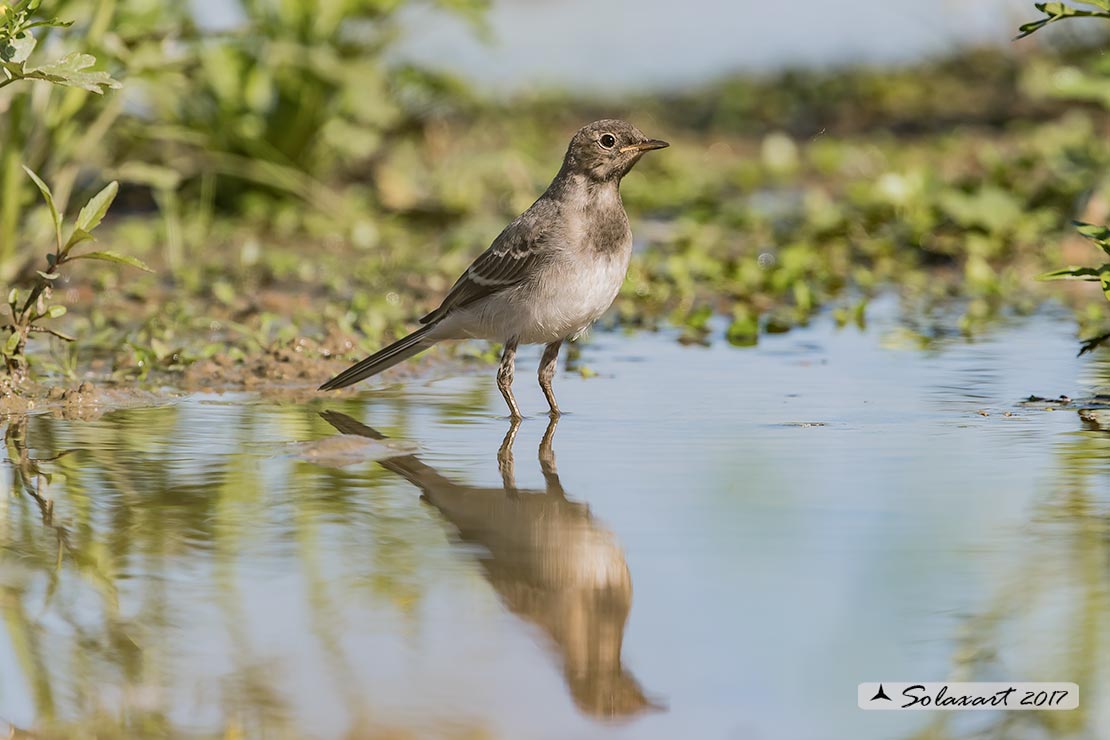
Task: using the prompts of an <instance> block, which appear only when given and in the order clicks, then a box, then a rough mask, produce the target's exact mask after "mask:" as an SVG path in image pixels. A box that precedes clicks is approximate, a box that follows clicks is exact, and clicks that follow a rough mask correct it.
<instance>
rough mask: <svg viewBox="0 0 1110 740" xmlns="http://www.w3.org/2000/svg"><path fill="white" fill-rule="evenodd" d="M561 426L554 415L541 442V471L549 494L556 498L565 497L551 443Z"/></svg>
mask: <svg viewBox="0 0 1110 740" xmlns="http://www.w3.org/2000/svg"><path fill="white" fill-rule="evenodd" d="M558 425H559V417H558V416H555V415H554V414H553V415H552V416H551V421H549V422H547V431H545V432H544V433H543V439H541V440H540V469H541V470H542V471H543V479H544V480H545V481H547V492H548V493H550V494H554V495H556V496H565V495H566V494H565V493H564V491H563V484H562V483H560V482H559V471H558V470H556V469H555V450H554V449H552V447H551V443H552V441H554V439H555V427H556V426H558Z"/></svg>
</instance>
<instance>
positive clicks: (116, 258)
mask: <svg viewBox="0 0 1110 740" xmlns="http://www.w3.org/2000/svg"><path fill="white" fill-rule="evenodd" d="M23 169H24V170H26V172H27V174H28V176H30V178H31V179H32V180H33V181H34V183H35V185H36V186H37V187H38V189H39V191H40V192H41V193H42V197H43V200H45V201H46V206H47V208H49V209H50V217H51V221H52V223H53V226H54V239H55V249H54V251H53V252H51V253H49V254H47V255H46V270H45V271H44V270H39V271H38V280H37V281H36V283H35V285H34V287H32V288H31V289H30V291H28V293H27V295H26V297H24V296H22V295H21V294H20V291H19V289H18V288H12V291H11V293H9V294H8V310H9V311H10V313H11V323H10V324H7V325H6V326H4V327H3V329H4V331H7V332H8V338H7V340H6V341H5V342H4V345H3V348H2V349H0V354H2V355H3V357H4V366H5V367H6V368H7V370H8V374H9V375H10V376H11V378H12V380H13V381H15V382H17V383H18V382H21V381H23V380H24V379H25V378H26V376H27V356H26V348H27V340H28V338H29V337H30V336H31V334H34V333H45V334H50V335H52V336H55V337H58V338H59V339H62V340H64V341H67V342H72V341H74V339H73V337H70V336H68V335H66V334H63V333H62V332H60V331H58V330H56V329H52V328H50V327H46V326H42V325H41V323H40V322H42V321H43V320H44V319H57V318H60V317H62V316H64V315H65V313H66V307H65V306H62V305H50V298H51V294H52V293H53V287H54V281H55V280H57V279H58V278H59V277H61V273H59V272H58V270H59V269H60V268H61V267H62V265H65V264H66V263H68V262H73V261H75V260H101V261H104V262H115V263H118V264H122V265H129V266H131V267H137V268H138V269H140V270H145V271H147V272H151V269H150V268H149V267H147V266H146V265H145V264H143V262H142V261H140V260H138V259H135V258H134V257H128V256H126V255H122V254H117V253H116V252H111V251H99V252H97V251H94V252H82V253H79V254H74V253H73V249H74V247H77V246H78V245H80V244H83V243H85V242H87V241H93V240H94V237H93V231H94V230H95V229H96V227H97V226H99V225H100V222H101V221H102V220H103V219H104V215H105V214H106V213H107V212H108V209H109V208H110V207H111V205H112V201H113V200H115V197H116V192H117V191H118V190H119V183H117V182H115V181H113V182H111V183H109V184H108V186H107V187H105V188H104V189H103V190H101V191H100V192H99V193H97V194H96V195H94V196H93V197H92V199H91V200H89V202H88V203H86V204H85V207H84V208H82V209H81V212H80V213H78V214H77V221H76V222H75V223H74V227H73V229H72V231H70V233H69V236H68V237H63V230H62V223H63V219H62V214H61V213H59V212H58V208H57V206H56V205H55V204H54V194H53V193H51V192H50V187H49V186H48V185H47V184H46V183H45V182H43V181H42V178H40V177H39V176H38V175H36V174H35V173H34V172H32V171H31V170H29V169H28V168H26V167H24V168H23Z"/></svg>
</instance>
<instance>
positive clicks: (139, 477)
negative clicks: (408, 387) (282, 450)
mask: <svg viewBox="0 0 1110 740" xmlns="http://www.w3.org/2000/svg"><path fill="white" fill-rule="evenodd" d="M344 408H347V409H349V410H350V411H352V412H357V406H354V405H350V406H346V405H345V406H344ZM226 413H227V415H226V416H225V417H224V418H225V419H226V420H229V421H230V424H226V425H224V426H225V427H226V428H228V429H229V431H228V434H230V435H231V436H230V437H229V438H228V440H229V444H228V445H226V449H228V450H233V451H232V452H231V453H230V454H222V453H223V450H224V449H225V446H222V445H216V446H214V447H211V448H209V449H212V450H214V452H213V454H211V455H209V456H207V457H204V456H202V457H196V456H194V457H192V458H189V459H188V460H187V461H186V460H183V459H182V457H181V456H180V448H179V446H178V445H177V444H176V442H175V439H176V438H177V437H178V436H179V435H181V434H195V430H192V429H190V426H191V424H192V423H193V420H191V417H190V416H189V414H188V413H183V412H182V409H181V408H179V407H176V406H163V407H159V408H148V409H136V410H130V411H126V412H110V413H108V414H106V415H105V416H104V417H102V418H101V419H100V420H98V421H94V422H83V423H71V422H60V421H59V420H56V419H52V418H48V417H45V416H38V417H31V418H27V417H23V418H20V419H15V420H13V421H12V422H11V423H10V425H9V427H8V428H7V430H6V434H5V438H6V441H7V449H8V457H9V463H10V464H11V469H12V471H13V477H12V495H10V496H8V497H6V498H5V499H4V502H3V504H4V507H5V510H4V512H3V516H2V517H0V613H2V615H3V627H2V628H0V629H3V630H4V631H5V632H6V635H5V636H4V639H3V640H0V642H5V643H6V644H10V645H12V648H13V652H12V660H13V661H14V662H13V663H11V664H10V665H14V666H17V670H16V671H15V675H12V676H10V677H9V676H7V675H5V677H4V678H5V683H6V685H24V686H26V687H27V690H28V694H29V695H30V696H31V699H32V702H33V705H32V707H30V708H29V709H25V710H24V711H22V712H19V711H18V710H17V711H16V712H13V711H12V707H9V706H5V705H4V704H3V703H0V717H2V718H4V719H5V720H11V721H16V722H20V723H21V724H24V725H26V724H31V723H29V722H27V720H26V717H27V716H28V715H27V712H28V711H30V712H31V715H30V716H32V717H33V718H34V719H33V723H34V724H35V725H36V726H35V727H34V731H35V732H36V733H42V736H43V737H65V738H70V737H76V736H78V735H80V734H81V733H85V734H86V735H94V734H97V733H99V735H100V736H106V737H123V736H128V737H130V736H142V737H146V736H166V735H171V736H176V735H180V734H182V733H190V732H195V731H196V728H195V727H191V726H182V725H181V724H180V723H181V721H182V720H181V719H180V718H175V716H174V715H173V713H172V710H174V709H175V708H176V707H177V706H178V705H177V703H176V700H177V699H179V698H180V695H179V694H178V693H171V692H177V691H178V690H179V688H180V686H181V684H180V683H178V682H180V681H181V680H183V677H185V678H187V677H189V676H190V675H194V674H191V673H190V671H189V669H188V666H187V660H186V659H187V658H188V657H189V656H190V655H192V653H193V652H194V651H195V650H196V649H197V648H198V647H199V646H194V645H182V644H180V640H179V639H177V638H178V636H179V634H180V632H181V630H182V627H183V626H186V624H183V620H185V621H186V623H187V621H188V620H191V619H193V618H195V617H196V615H197V613H198V610H200V613H201V614H203V615H205V616H209V617H210V618H214V619H215V622H214V623H215V625H217V629H216V630H215V632H214V633H213V634H212V635H211V641H210V642H209V641H207V640H206V644H205V646H204V647H206V648H211V649H215V650H219V651H220V655H219V657H218V659H217V660H216V663H215V664H214V665H215V667H214V668H213V663H211V661H210V659H206V662H205V668H204V672H205V674H209V673H210V672H212V671H214V672H215V675H218V676H219V681H217V682H214V683H213V684H212V686H211V688H210V689H206V694H205V696H206V697H207V699H208V701H207V702H206V704H207V705H208V707H209V708H210V709H211V710H212V711H215V712H218V716H217V717H216V718H212V719H210V720H208V721H218V722H220V723H221V725H220V730H221V732H229V733H232V734H234V733H239V734H240V735H243V736H251V737H254V736H261V735H264V734H272V735H274V736H277V737H296V736H300V733H301V730H303V728H299V727H298V726H297V720H298V718H297V716H296V714H295V713H294V712H293V711H292V710H291V709H290V708H289V705H290V698H289V697H288V696H286V694H285V691H286V686H287V684H286V681H285V679H286V677H287V676H288V675H289V668H290V667H289V666H288V665H285V664H281V663H279V662H277V661H275V659H274V657H273V656H272V655H271V654H270V653H269V652H268V649H269V648H267V647H264V644H263V643H262V642H260V640H259V638H258V636H257V635H256V634H255V632H254V631H253V630H252V629H251V628H250V623H251V621H250V620H251V617H252V616H254V613H253V610H252V609H250V608H248V607H249V606H251V599H252V598H254V597H255V595H256V592H255V591H254V590H253V589H254V588H255V587H256V583H255V582H256V580H258V576H257V574H258V571H257V570H255V569H256V568H259V567H261V568H262V571H263V572H265V571H266V570H268V569H272V568H273V567H274V563H275V562H276V563H280V564H281V569H280V572H285V571H286V570H287V568H286V567H285V563H286V561H287V560H292V561H293V562H295V563H297V564H298V566H299V568H300V572H299V573H297V574H296V576H297V577H298V578H299V579H300V580H302V582H303V583H304V584H305V586H306V589H305V592H304V596H303V599H304V603H303V606H301V605H299V606H298V607H297V608H303V609H304V611H305V612H306V614H307V615H308V619H309V624H310V625H311V627H312V630H313V632H314V634H315V636H316V637H317V639H318V640H319V645H320V647H321V648H322V654H323V655H324V656H326V658H327V661H326V663H325V665H326V666H327V668H328V675H329V677H330V681H331V683H332V688H333V689H334V692H335V694H336V695H338V696H339V697H340V698H341V701H342V702H343V704H344V705H345V706H346V707H347V708H348V709H349V710H350V713H351V716H352V717H353V718H354V722H355V725H356V726H357V727H358V728H360V729H359V732H362V729H361V728H364V727H370V726H372V723H371V722H370V721H369V719H368V718H367V711H366V708H364V707H363V706H362V704H363V703H365V702H366V701H367V698H368V697H367V695H366V694H365V693H364V692H361V691H359V690H358V684H357V682H356V681H355V680H354V676H355V673H354V666H352V665H351V664H350V663H349V661H348V658H347V656H346V655H345V653H344V645H343V642H342V638H343V637H344V636H345V635H346V633H347V629H348V625H346V624H344V623H343V622H342V621H341V616H342V610H341V609H340V608H339V606H341V605H342V606H343V607H344V608H346V607H349V606H351V605H352V604H354V605H357V604H358V603H359V599H362V600H364V601H369V602H370V603H371V604H374V605H387V608H395V611H396V612H397V613H399V614H401V615H404V616H408V617H413V616H414V615H415V614H416V613H417V612H418V611H419V604H420V600H421V598H422V589H423V582H422V580H421V579H420V578H419V577H416V575H415V571H417V570H418V569H419V568H420V567H421V561H422V558H423V557H424V556H423V553H425V552H427V551H428V550H429V549H430V548H429V544H430V543H431V542H434V541H441V539H442V533H441V531H440V530H439V529H438V528H437V527H434V526H433V527H429V526H428V522H427V520H426V519H425V518H424V517H420V516H418V517H415V518H414V517H413V513H414V512H416V513H419V512H420V511H421V508H420V507H418V506H417V507H413V506H412V504H414V503H415V500H414V499H413V498H412V496H411V495H409V494H407V493H406V495H403V496H400V497H399V498H397V499H396V501H393V500H390V497H389V496H377V495H369V496H368V495H367V487H368V486H369V487H370V489H371V491H373V489H374V488H376V486H377V484H378V481H379V480H384V479H388V477H389V474H388V473H387V472H385V471H382V470H380V469H378V468H377V466H374V465H366V466H362V468H363V469H361V470H338V469H330V468H324V467H320V466H317V465H309V464H307V463H302V462H299V461H298V460H296V459H294V458H285V457H278V458H276V459H275V458H272V457H270V456H268V455H267V454H265V453H263V454H261V455H259V454H258V448H259V445H260V444H265V443H266V442H265V440H267V438H268V437H269V436H270V435H271V434H272V432H273V429H272V426H273V425H277V426H278V427H280V428H281V432H282V435H283V436H289V437H296V438H304V437H305V435H308V436H309V437H322V436H325V435H327V434H329V433H332V430H331V428H330V427H329V426H328V425H327V424H325V423H324V422H323V421H322V420H320V419H319V418H318V417H316V416H315V414H311V413H310V412H306V411H305V410H303V409H300V408H290V409H288V410H281V411H273V412H270V413H267V414H266V415H263V414H259V413H255V412H254V411H252V410H251V409H250V408H249V407H247V408H244V409H241V410H236V411H228V412H226ZM63 449H64V450H66V452H63V453H62V454H61V455H58V454H55V451H56V450H63ZM43 451H47V452H43ZM48 459H49V461H50V462H49V464H47V460H48ZM182 465H187V466H188V468H187V472H186V470H185V469H183V468H182V467H181V466H182ZM47 476H53V479H54V483H53V485H52V486H50V487H49V488H48V487H46V481H47ZM31 493H34V494H35V496H36V497H37V498H33V497H32V496H31ZM294 494H295V495H294ZM48 501H52V502H53V507H52V508H51V505H50V504H49V503H47V502H48ZM402 501H403V502H409V504H410V506H409V515H408V518H407V520H406V518H405V516H404V512H401V511H400V510H399V507H398V502H402ZM21 502H22V504H21ZM395 509H398V510H395ZM48 516H49V518H48V519H47V523H48V524H49V526H44V525H43V520H44V517H48ZM389 528H393V530H394V531H392V532H390V533H388V534H389V535H390V536H388V537H387V536H385V535H386V534H387V532H386V531H385V530H387V529H389ZM429 538H431V539H429ZM290 546H292V547H293V548H295V551H294V552H293V553H290V552H289V549H288V548H289V547H290ZM274 547H277V548H278V551H277V553H276V554H275V552H274V549H273V548H274ZM275 557H276V558H278V560H276V561H274V560H273V558H275ZM198 595H201V598H197V597H198ZM298 604H299V602H298ZM299 639H305V638H299ZM221 645H226V648H221V647H219V646H221ZM183 661H186V662H183ZM7 697H8V695H7V694H5V695H4V698H5V699H7ZM14 699H15V696H14V695H13V696H12V700H14ZM171 701H173V702H174V703H172V704H171ZM15 714H17V715H18V716H13V715H15ZM0 728H3V725H0ZM4 729H6V728H4ZM3 734H4V733H3V731H2V730H0V736H2V735H3ZM358 736H372V733H371V734H369V735H358Z"/></svg>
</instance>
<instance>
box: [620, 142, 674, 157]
mask: <svg viewBox="0 0 1110 740" xmlns="http://www.w3.org/2000/svg"><path fill="white" fill-rule="evenodd" d="M669 146H670V144H668V143H667V142H665V141H663V140H662V139H647V140H646V141H641V142H640V143H639V144H629V145H628V146H622V147H621V149H620V150H621V154H623V153H625V152H647V151H651V150H652V149H666V148H667V147H669Z"/></svg>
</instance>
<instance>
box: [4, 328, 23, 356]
mask: <svg viewBox="0 0 1110 740" xmlns="http://www.w3.org/2000/svg"><path fill="white" fill-rule="evenodd" d="M18 346H19V334H18V333H16V332H14V331H13V332H12V333H11V336H9V337H8V341H7V342H5V343H4V354H6V355H8V356H9V357H10V356H11V355H13V354H15V348H16V347H18Z"/></svg>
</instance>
